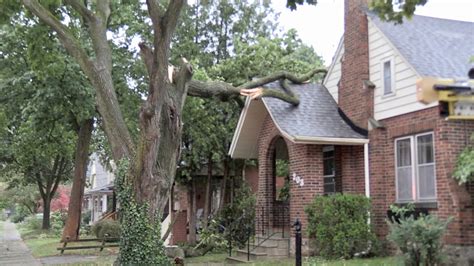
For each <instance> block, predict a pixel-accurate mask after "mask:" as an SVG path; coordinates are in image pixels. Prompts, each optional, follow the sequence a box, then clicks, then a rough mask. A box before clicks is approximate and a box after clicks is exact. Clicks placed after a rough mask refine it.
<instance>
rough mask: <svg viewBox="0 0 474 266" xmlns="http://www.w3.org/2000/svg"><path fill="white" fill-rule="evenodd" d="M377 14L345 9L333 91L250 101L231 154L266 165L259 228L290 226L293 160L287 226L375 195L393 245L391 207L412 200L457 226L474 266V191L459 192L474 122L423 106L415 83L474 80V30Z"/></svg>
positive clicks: (305, 90) (453, 233)
mask: <svg viewBox="0 0 474 266" xmlns="http://www.w3.org/2000/svg"><path fill="white" fill-rule="evenodd" d="M367 10H368V9H367V1H364V0H350V1H349V0H346V1H345V23H344V24H345V27H344V29H345V32H344V36H343V38H342V39H341V43H340V44H339V47H338V49H337V52H336V55H335V56H334V60H333V62H332V64H331V66H330V68H329V72H328V74H327V76H326V77H325V79H324V81H323V84H322V85H316V84H303V85H292V88H293V89H294V91H295V93H296V94H297V95H299V98H300V101H301V102H300V105H299V106H297V107H293V106H292V105H290V104H288V103H285V102H282V101H280V100H277V99H272V98H263V99H261V100H255V101H251V100H249V99H247V101H246V104H245V107H244V109H243V111H242V114H241V117H240V120H239V123H238V126H237V129H236V131H235V135H234V139H233V143H232V146H231V149H230V154H231V156H232V157H233V158H245V159H258V162H259V183H258V189H259V191H258V198H257V221H256V223H257V229H258V228H259V227H262V228H269V229H270V231H271V230H272V229H273V227H275V225H276V224H278V223H280V221H277V218H276V216H275V215H276V214H277V213H279V210H280V203H278V201H277V200H276V195H275V174H274V173H275V171H274V168H275V160H276V159H279V158H287V159H288V160H289V165H290V166H289V168H290V177H291V187H290V195H291V197H290V201H289V203H287V204H288V205H289V210H290V211H289V215H288V216H285V217H281V215H280V216H279V218H278V219H284V220H285V222H287V223H288V224H290V221H291V222H293V221H294V220H295V219H296V218H300V219H302V223H303V228H305V227H306V225H307V218H306V215H305V213H304V206H306V205H307V204H309V203H310V202H311V200H312V199H313V198H314V197H315V196H317V195H323V194H330V193H334V192H342V193H358V194H365V195H366V196H368V197H370V198H371V199H372V206H373V212H372V216H373V218H372V220H371V222H372V223H374V228H375V230H376V233H377V235H378V236H379V237H381V238H383V237H385V236H386V235H387V233H388V226H387V223H386V219H387V212H388V210H389V206H390V205H391V204H405V203H409V202H411V203H414V204H415V206H416V207H417V208H419V209H424V210H425V211H427V212H429V213H433V214H436V215H438V216H439V217H441V218H448V217H450V216H452V217H453V218H454V220H453V222H452V223H451V224H450V225H449V228H448V231H447V235H446V237H445V242H446V243H447V244H448V245H450V246H457V251H456V252H459V253H462V254H468V256H463V257H462V258H463V259H466V260H467V259H468V258H467V257H469V256H471V257H472V256H474V226H473V225H474V202H473V201H474V183H473V182H470V183H468V184H466V185H458V184H457V182H456V181H455V180H454V179H453V178H452V173H453V169H454V165H455V162H456V158H457V156H458V155H459V153H460V152H461V150H462V149H463V148H464V147H465V146H466V145H469V144H472V141H471V140H470V139H469V138H470V135H471V134H472V133H473V132H474V121H473V120H447V119H445V118H444V117H442V116H440V113H439V108H438V104H437V103H433V104H431V105H424V104H421V103H419V102H417V98H416V84H415V82H416V80H417V79H419V78H421V77H427V76H433V77H439V78H464V79H466V78H467V73H468V71H469V69H470V68H471V67H472V65H471V64H470V63H469V59H470V57H471V56H473V55H474V23H470V22H461V21H453V20H446V19H437V18H430V17H423V16H414V17H413V19H412V20H406V21H405V22H404V23H403V24H401V25H394V24H393V23H392V22H382V21H380V20H379V18H378V17H377V16H376V15H375V14H372V13H371V12H369V11H367ZM267 87H273V88H276V89H278V85H275V84H269V85H267ZM291 240H292V241H294V239H293V238H292V239H291ZM292 243H294V242H292ZM306 243H307V242H305V241H303V245H306ZM291 248H292V249H294V245H292V247H291ZM469 254H470V255H469ZM472 259H474V258H472Z"/></svg>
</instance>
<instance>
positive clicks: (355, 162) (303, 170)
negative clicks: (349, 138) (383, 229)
mask: <svg viewBox="0 0 474 266" xmlns="http://www.w3.org/2000/svg"><path fill="white" fill-rule="evenodd" d="M279 136H280V133H279V131H278V129H277V128H276V127H275V125H274V124H273V121H272V119H271V117H270V116H267V118H266V119H265V121H264V123H263V126H262V130H261V132H260V135H259V141H258V150H259V155H258V160H259V179H258V195H257V224H261V223H262V222H263V223H265V226H271V219H270V217H271V212H268V211H267V210H270V209H271V206H272V204H273V200H274V198H275V190H274V186H275V184H274V179H273V164H272V160H273V152H274V146H273V144H274V142H275V140H276V139H277V137H279ZM285 142H286V145H287V147H288V153H289V161H290V184H291V187H290V195H291V197H290V221H291V222H294V221H295V219H296V218H299V219H300V220H301V221H302V224H303V228H306V225H307V216H306V214H305V212H304V207H305V206H306V205H308V204H309V203H310V202H311V201H312V200H313V199H314V197H315V196H316V195H322V194H324V183H323V182H324V180H323V161H322V147H323V146H322V145H309V144H295V143H292V142H290V141H288V140H286V139H285ZM363 152H364V150H363V146H352V147H351V146H336V147H335V157H336V158H335V160H336V190H337V191H338V192H342V191H344V192H350V193H364V191H365V186H364V161H363V160H364V153H363ZM293 173H296V174H297V175H298V176H299V177H301V178H302V179H303V180H304V186H302V187H300V186H299V185H298V184H296V182H295V181H293V179H292V176H293ZM262 206H265V209H266V211H264V212H263V213H262ZM257 227H258V226H257Z"/></svg>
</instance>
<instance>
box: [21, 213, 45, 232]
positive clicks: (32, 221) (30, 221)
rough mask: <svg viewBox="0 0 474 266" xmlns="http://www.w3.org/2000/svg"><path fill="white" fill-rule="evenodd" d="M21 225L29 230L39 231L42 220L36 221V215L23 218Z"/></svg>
mask: <svg viewBox="0 0 474 266" xmlns="http://www.w3.org/2000/svg"><path fill="white" fill-rule="evenodd" d="M23 225H24V227H26V228H28V229H30V230H40V229H41V226H42V220H41V219H38V217H36V215H31V216H28V217H27V218H25V220H24V221H23Z"/></svg>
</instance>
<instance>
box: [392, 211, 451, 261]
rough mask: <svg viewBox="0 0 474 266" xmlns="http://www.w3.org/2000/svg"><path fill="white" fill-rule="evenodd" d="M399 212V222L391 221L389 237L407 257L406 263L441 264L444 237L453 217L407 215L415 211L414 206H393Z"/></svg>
mask: <svg viewBox="0 0 474 266" xmlns="http://www.w3.org/2000/svg"><path fill="white" fill-rule="evenodd" d="M391 209H392V211H393V212H395V213H397V214H398V216H399V217H400V218H399V222H396V221H394V220H392V221H390V222H389V226H390V233H389V235H388V239H389V240H391V241H392V242H393V243H395V244H396V245H397V246H398V248H400V250H401V251H402V253H403V255H404V257H405V265H408V266H411V265H413V266H415V265H439V264H440V263H441V262H442V261H443V253H442V249H443V244H442V237H443V234H444V233H445V231H446V228H447V226H448V224H449V223H450V222H451V218H449V219H447V220H445V221H443V220H441V219H439V218H438V217H436V216H434V215H423V214H422V215H420V216H419V217H418V218H417V219H415V217H414V216H413V215H406V213H407V212H409V211H413V206H408V207H407V208H397V207H395V206H391Z"/></svg>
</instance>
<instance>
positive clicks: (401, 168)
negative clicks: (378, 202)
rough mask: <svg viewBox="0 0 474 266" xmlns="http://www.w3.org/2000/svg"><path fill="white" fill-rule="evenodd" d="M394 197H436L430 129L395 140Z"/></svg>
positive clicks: (406, 199) (403, 199) (409, 199)
mask: <svg viewBox="0 0 474 266" xmlns="http://www.w3.org/2000/svg"><path fill="white" fill-rule="evenodd" d="M395 150H396V158H395V160H396V176H397V177H396V185H397V201H399V202H420V201H434V200H436V174H435V162H434V144H433V133H424V134H419V135H414V136H409V137H404V138H399V139H396V140H395Z"/></svg>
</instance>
